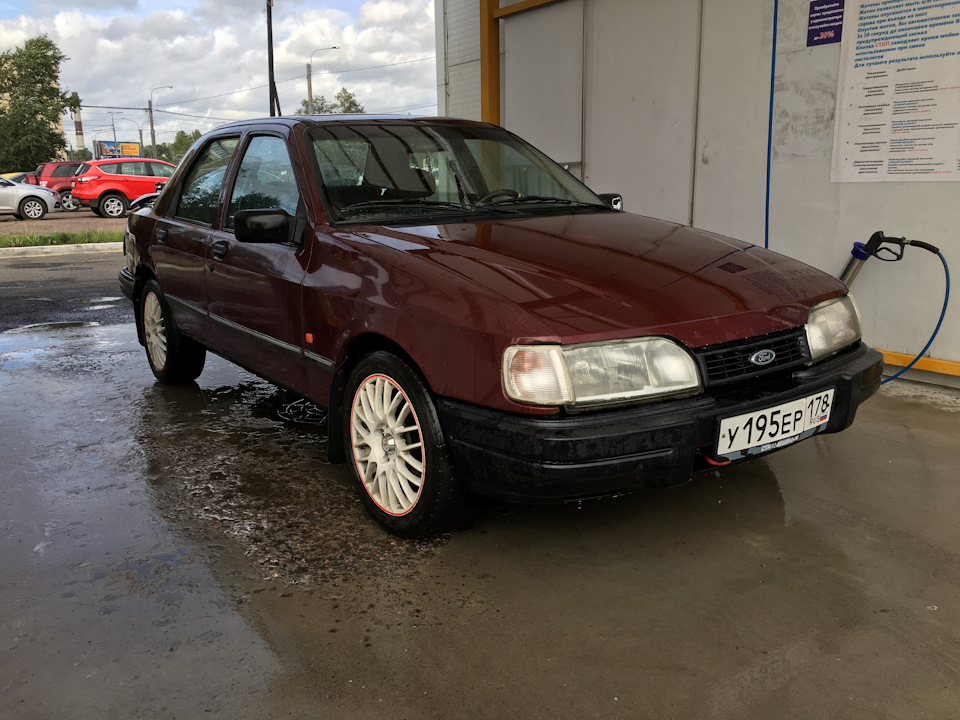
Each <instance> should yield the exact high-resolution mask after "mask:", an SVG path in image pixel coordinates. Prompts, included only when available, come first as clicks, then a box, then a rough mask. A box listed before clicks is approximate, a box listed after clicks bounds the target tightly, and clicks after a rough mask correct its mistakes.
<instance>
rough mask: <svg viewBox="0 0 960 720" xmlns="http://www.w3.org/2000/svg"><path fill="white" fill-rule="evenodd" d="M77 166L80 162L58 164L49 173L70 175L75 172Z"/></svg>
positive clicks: (59, 175)
mask: <svg viewBox="0 0 960 720" xmlns="http://www.w3.org/2000/svg"><path fill="white" fill-rule="evenodd" d="M78 167H80V163H68V164H66V165H59V166H57V167H55V168H54V169H53V172H52V173H50V177H70V176H71V175H73V173H74V172H76V170H77V168H78Z"/></svg>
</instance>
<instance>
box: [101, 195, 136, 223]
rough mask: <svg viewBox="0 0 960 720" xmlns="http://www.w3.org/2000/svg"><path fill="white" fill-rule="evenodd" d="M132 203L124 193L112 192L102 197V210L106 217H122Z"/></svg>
mask: <svg viewBox="0 0 960 720" xmlns="http://www.w3.org/2000/svg"><path fill="white" fill-rule="evenodd" d="M128 207H130V203H128V202H127V199H126V198H125V197H124V196H123V195H117V194H116V193H111V194H109V195H105V196H104V197H102V198H100V212H101V213H102V214H103V216H104V217H108V218H122V217H123V216H124V215H126V213H127V208H128Z"/></svg>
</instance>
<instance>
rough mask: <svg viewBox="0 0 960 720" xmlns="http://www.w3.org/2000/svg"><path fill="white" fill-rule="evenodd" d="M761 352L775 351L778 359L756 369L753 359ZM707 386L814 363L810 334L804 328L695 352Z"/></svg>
mask: <svg viewBox="0 0 960 720" xmlns="http://www.w3.org/2000/svg"><path fill="white" fill-rule="evenodd" d="M760 350H772V351H773V352H774V353H776V356H775V358H774V360H773V362H771V363H770V364H768V365H755V364H753V363H752V362H750V358H751V357H753V355H754V354H755V353H757V352H758V351H760ZM694 355H695V356H696V358H697V362H698V363H700V370H701V372H703V378H704V383H705V384H706V385H719V384H722V383H728V382H733V381H735V380H745V379H747V378H752V377H759V376H760V375H767V374H768V373H772V372H776V371H777V370H782V369H784V368H788V367H793V366H794V365H800V364H801V363H803V362H806V361H807V360H809V359H810V351H809V349H808V348H807V334H806V331H805V330H804V329H803V328H795V329H793V330H784V331H783V332H777V333H770V334H769V335H761V336H760V337H753V338H749V339H748V340H735V341H733V342H728V343H721V344H719V345H708V346H707V347H702V348H697V349H695V350H694Z"/></svg>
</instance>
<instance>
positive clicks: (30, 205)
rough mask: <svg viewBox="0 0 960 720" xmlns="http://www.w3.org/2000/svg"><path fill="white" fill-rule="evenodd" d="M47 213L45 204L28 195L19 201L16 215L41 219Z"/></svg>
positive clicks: (28, 218) (27, 218)
mask: <svg viewBox="0 0 960 720" xmlns="http://www.w3.org/2000/svg"><path fill="white" fill-rule="evenodd" d="M46 214H47V205H46V203H44V202H43V200H40V199H38V198H33V197H28V198H24V199H23V200H21V201H20V207H19V208H18V209H17V215H19V216H20V217H21V218H23V219H24V220H42V219H43V217H44V215H46Z"/></svg>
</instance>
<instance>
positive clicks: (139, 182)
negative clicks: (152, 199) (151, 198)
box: [122, 160, 156, 200]
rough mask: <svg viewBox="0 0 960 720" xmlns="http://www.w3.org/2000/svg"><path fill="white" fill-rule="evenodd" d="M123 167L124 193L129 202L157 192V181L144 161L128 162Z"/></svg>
mask: <svg viewBox="0 0 960 720" xmlns="http://www.w3.org/2000/svg"><path fill="white" fill-rule="evenodd" d="M122 165H123V191H124V193H123V194H124V195H126V196H127V199H128V200H136V199H137V198H138V197H140V196H141V195H146V194H147V193H152V192H156V190H155V189H154V186H155V184H156V180H155V179H154V177H153V173H151V172H150V168H148V167H147V165H148V163H147V162H146V161H144V160H126V161H124V162H123V163H122Z"/></svg>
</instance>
